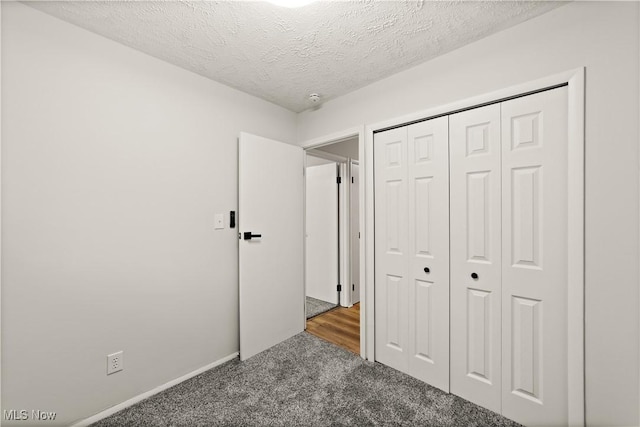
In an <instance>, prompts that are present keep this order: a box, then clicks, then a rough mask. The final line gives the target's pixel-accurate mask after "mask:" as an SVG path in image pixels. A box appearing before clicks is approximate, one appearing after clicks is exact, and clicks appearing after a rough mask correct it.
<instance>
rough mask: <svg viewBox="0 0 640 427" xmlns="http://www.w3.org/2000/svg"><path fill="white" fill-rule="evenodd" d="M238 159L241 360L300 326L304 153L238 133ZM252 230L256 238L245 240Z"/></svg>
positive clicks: (276, 142)
mask: <svg viewBox="0 0 640 427" xmlns="http://www.w3.org/2000/svg"><path fill="white" fill-rule="evenodd" d="M238 161H239V164H238V193H239V194H238V231H239V232H240V242H239V250H238V258H239V272H238V277H239V282H240V295H239V297H240V359H241V360H246V359H248V358H249V357H251V356H253V355H255V354H257V353H260V352H261V351H263V350H266V349H268V348H269V347H271V346H273V345H275V344H278V343H279V342H281V341H284V340H286V339H287V338H289V337H291V336H293V335H295V334H297V333H299V332H302V331H303V330H304V291H303V285H302V283H303V282H302V281H303V279H304V276H303V271H302V270H303V262H304V260H303V241H304V239H303V233H304V228H303V221H302V220H303V205H304V202H303V175H302V172H303V152H302V149H301V148H300V147H296V146H293V145H288V144H284V143H281V142H278V141H273V140H270V139H266V138H261V137H259V136H255V135H250V134H247V133H241V134H240V139H239V143H238ZM245 233H248V234H246V236H247V240H245ZM251 234H253V235H260V237H252V238H251V239H250V240H249V239H248V238H249V236H250V235H251Z"/></svg>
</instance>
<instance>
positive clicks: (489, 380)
mask: <svg viewBox="0 0 640 427" xmlns="http://www.w3.org/2000/svg"><path fill="white" fill-rule="evenodd" d="M449 135H450V148H449V149H450V153H451V155H450V180H451V193H450V198H451V207H450V209H451V392H452V393H454V394H457V395H458V396H461V397H463V398H465V399H467V400H470V401H472V402H474V403H476V404H478V405H481V406H484V407H485V408H488V409H490V410H492V411H495V412H500V410H501V393H500V389H501V366H500V363H501V318H500V316H501V267H500V264H501V200H500V199H501V191H500V186H501V173H500V167H501V166H500V105H498V104H496V105H489V106H486V107H482V108H477V109H473V110H469V111H465V112H462V113H458V114H453V115H451V116H449Z"/></svg>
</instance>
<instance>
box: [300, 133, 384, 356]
mask: <svg viewBox="0 0 640 427" xmlns="http://www.w3.org/2000/svg"><path fill="white" fill-rule="evenodd" d="M364 135H365V128H364V126H357V127H353V128H349V129H345V130H343V131H339V132H335V133H332V134H330V135H326V136H321V137H319V138H314V139H311V140H308V141H306V142H303V143H302V144H300V146H301V147H302V148H303V149H304V150H305V152H308V153H309V154H312V155H314V156H315V155H318V154H317V151H314V149H315V148H320V147H323V146H325V145H331V144H335V143H338V142H342V141H345V140H347V139H351V138H355V137H357V138H358V152H359V156H358V157H359V159H358V160H359V162H360V168H361V169H360V174H361V176H362V174H363V173H364V171H365V170H366V169H365V165H364V162H362V160H360V158H362V157H364V154H365V151H364V149H365V142H364ZM323 154H325V153H323ZM319 157H320V156H319ZM321 157H324V158H327V159H329V160H331V159H332V158H333V159H335V158H338V157H341V156H332V155H330V154H329V155H327V156H324V155H322V156H321ZM345 160H346V159H345ZM364 187H365V182H364V180H362V179H361V180H360V188H359V191H360V213H359V216H360V218H359V223H360V230H361V235H360V356H361V357H362V358H363V359H371V358H369V357H367V353H366V352H367V348H368V346H367V337H368V335H367V334H368V326H369V325H366V324H365V323H366V322H365V320H366V319H367V318H368V316H366V308H365V304H366V293H367V292H366V290H365V287H364V286H363V285H362V282H363V281H362V278H363V277H364V275H365V271H366V263H365V242H366V232H365V229H364V227H363V224H365V211H364V210H365V206H366V200H365V188H364ZM305 257H306V254H305ZM305 259H306V258H305ZM371 295H372V294H371ZM371 356H373V353H371Z"/></svg>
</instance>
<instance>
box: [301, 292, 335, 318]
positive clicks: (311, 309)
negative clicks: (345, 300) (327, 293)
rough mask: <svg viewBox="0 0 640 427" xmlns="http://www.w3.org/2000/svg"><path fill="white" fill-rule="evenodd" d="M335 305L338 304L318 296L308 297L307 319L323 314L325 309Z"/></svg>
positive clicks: (327, 309)
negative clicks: (320, 298) (317, 297)
mask: <svg viewBox="0 0 640 427" xmlns="http://www.w3.org/2000/svg"><path fill="white" fill-rule="evenodd" d="M334 307H337V305H336V304H332V303H330V302H326V301H322V300H319V299H316V298H311V297H307V319H311V318H312V317H315V316H317V315H318V314H322V313H324V312H325V311H329V310H331V309H332V308H334Z"/></svg>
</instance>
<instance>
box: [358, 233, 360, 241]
mask: <svg viewBox="0 0 640 427" xmlns="http://www.w3.org/2000/svg"><path fill="white" fill-rule="evenodd" d="M359 238H360V232H359V231H358V239H359Z"/></svg>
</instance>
